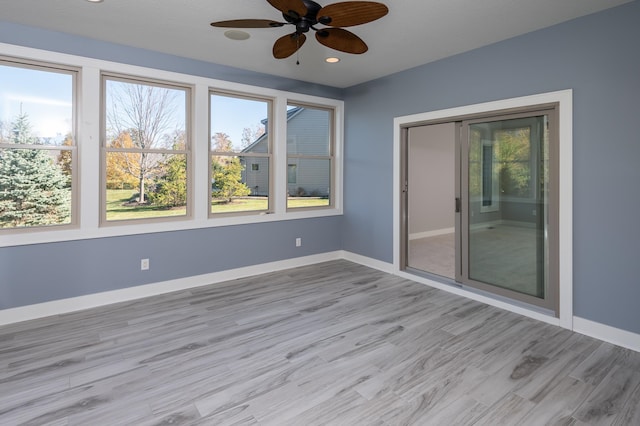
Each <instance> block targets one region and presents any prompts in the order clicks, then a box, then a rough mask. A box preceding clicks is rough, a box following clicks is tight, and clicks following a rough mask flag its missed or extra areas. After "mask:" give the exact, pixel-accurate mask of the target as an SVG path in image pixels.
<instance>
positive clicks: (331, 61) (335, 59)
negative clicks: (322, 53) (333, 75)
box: [324, 57, 340, 64]
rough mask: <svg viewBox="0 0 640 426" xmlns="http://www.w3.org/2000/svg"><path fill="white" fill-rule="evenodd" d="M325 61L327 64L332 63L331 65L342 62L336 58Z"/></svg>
mask: <svg viewBox="0 0 640 426" xmlns="http://www.w3.org/2000/svg"><path fill="white" fill-rule="evenodd" d="M324 61H325V62H328V63H330V64H335V63H336V62H340V58H334V57H331V58H327V59H325V60H324Z"/></svg>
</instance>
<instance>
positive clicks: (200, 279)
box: [0, 250, 640, 352]
mask: <svg viewBox="0 0 640 426" xmlns="http://www.w3.org/2000/svg"><path fill="white" fill-rule="evenodd" d="M338 259H344V260H348V261H351V262H354V263H358V264H361V265H363V266H367V267H369V268H373V269H377V270H379V271H382V272H386V273H389V274H395V275H397V276H400V277H403V278H406V279H408V280H411V281H415V282H418V283H421V284H425V285H428V286H430V287H434V288H437V289H440V290H444V291H447V292H449V293H453V294H456V295H459V296H462V297H466V298H468V299H472V300H476V301H478V302H481V303H486V304H488V305H491V306H495V307H498V308H501V309H504V310H506V311H510V312H514V313H516V314H520V315H523V316H526V317H529V318H533V319H536V320H539V321H542V322H546V323H548V324H553V325H560V322H559V320H558V319H557V318H553V317H550V316H547V315H544V314H541V313H539V312H535V311H531V310H528V309H526V308H522V307H519V306H515V305H511V304H509V303H506V302H502V301H500V300H496V299H492V298H490V297H486V296H483V295H480V294H475V293H471V292H468V291H466V290H464V289H461V288H458V287H455V286H450V285H446V284H442V283H439V282H437V281H433V280H429V279H427V278H422V277H418V276H416V275H412V274H408V273H406V272H402V271H400V272H398V271H395V270H394V265H393V264H391V263H388V262H383V261H381V260H377V259H373V258H370V257H366V256H362V255H359V254H356V253H352V252H349V251H344V250H337V251H333V252H328V253H322V254H316V255H311V256H304V257H297V258H293V259H287V260H281V261H277V262H270V263H263V264H260V265H252V266H246V267H243V268H236V269H229V270H226V271H220V272H213V273H210V274H203V275H196V276H192V277H186V278H178V279H175V280H169V281H163V282H159V283H153V284H146V285H140V286H136V287H130V288H126V289H121V290H113V291H106V292H103V293H96V294H90V295H86V296H79V297H72V298H69V299H62V300H54V301H51V302H45V303H38V304H35V305H28V306H21V307H18V308H10V309H5V310H0V325H7V324H12V323H17V322H22V321H28V320H33V319H38V318H44V317H49V316H54V315H61V314H65V313H70V312H76V311H81V310H84V309H90V308H95V307H98V306H105V305H110V304H113V303H119V302H128V301H132V300H136V299H142V298H145V297H149V296H156V295H160V294H165V293H171V292H174V291H180V290H186V289H190V288H195V287H201V286H205V285H210V284H215V283H219V282H223V281H229V280H234V279H239V278H245V277H250V276H254V275H260V274H266V273H269V272H277V271H281V270H284V269H289V268H297V267H299V266H307V265H313V264H316V263H321V262H328V261H331V260H338ZM573 331H575V332H577V333H580V334H584V335H586V336H589V337H593V338H595V339H598V340H602V341H605V342H609V343H612V344H614V345H618V346H622V347H624V348H628V349H631V350H634V351H638V352H640V334H636V333H633V332H630V331H626V330H622V329H619V328H615V327H611V326H608V325H605V324H601V323H598V322H594V321H590V320H587V319H584V318H580V317H575V316H574V317H573Z"/></svg>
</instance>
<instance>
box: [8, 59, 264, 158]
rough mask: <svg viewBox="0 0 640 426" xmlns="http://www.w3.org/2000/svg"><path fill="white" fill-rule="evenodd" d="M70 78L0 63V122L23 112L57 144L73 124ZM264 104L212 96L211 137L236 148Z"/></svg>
mask: <svg viewBox="0 0 640 426" xmlns="http://www.w3.org/2000/svg"><path fill="white" fill-rule="evenodd" d="M72 100H73V77H72V76H71V74H65V73H61V72H49V71H42V70H36V69H30V68H22V67H13V66H8V65H2V64H0V121H2V122H3V123H5V124H6V125H7V126H10V124H11V123H12V122H13V121H14V120H15V119H16V117H18V116H19V115H20V113H21V111H22V112H23V113H26V114H27V115H28V117H29V122H30V123H31V128H32V132H33V133H34V135H35V136H38V137H41V138H53V139H54V141H55V142H57V143H61V142H62V141H63V140H64V136H65V135H66V134H68V133H69V132H71V129H72V125H73V106H72ZM267 113H268V106H267V103H266V102H265V101H260V100H252V99H246V98H237V97H231V96H220V95H216V96H214V97H213V98H212V102H211V123H212V134H213V133H216V132H224V133H226V134H228V135H229V136H230V139H231V141H232V142H233V144H234V149H235V148H240V144H241V142H242V131H243V129H244V128H247V127H248V128H250V129H252V130H254V129H256V127H258V126H260V125H261V120H263V119H265V118H267Z"/></svg>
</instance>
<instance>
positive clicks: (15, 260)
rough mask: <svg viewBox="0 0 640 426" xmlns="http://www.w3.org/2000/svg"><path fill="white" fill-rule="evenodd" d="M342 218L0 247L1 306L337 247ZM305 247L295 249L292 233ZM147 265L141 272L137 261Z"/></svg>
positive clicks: (296, 88) (102, 55)
mask: <svg viewBox="0 0 640 426" xmlns="http://www.w3.org/2000/svg"><path fill="white" fill-rule="evenodd" d="M0 42H3V43H10V44H15V45H22V46H27V47H33V48H39V49H45V50H51V51H57V52H62V53H69V54H75V55H81V56H86V57H93V58H98V59H103V60H110V61H116V62H123V63H128V64H134V65H140V66H145V67H150V68H157V69H162V70H168V71H176V72H182V73H186V74H192V75H199V76H205V77H211V78H216V79H221V80H227V81H234V82H239V83H244V84H251V85H256V86H261V87H269V88H275V89H279V90H286V91H293V92H299V93H305V94H310V95H317V96H324V97H330V98H337V99H340V98H341V96H342V90H340V89H337V88H332V87H327V86H321V85H314V84H309V83H304V82H301V81H296V80H290V79H285V78H280V77H274V76H269V75H267V74H259V73H254V72H250V71H245V70H239V69H237V68H231V67H227V66H223V65H217V64H212V63H206V62H201V61H195V60H191V59H185V58H179V57H176V56H171V55H165V54H160V53H157V52H151V51H147V50H143V49H137V48H132V47H127V46H122V45H115V44H110V43H104V42H100V41H96V40H90V39H86V38H80V37H75V36H71V35H68V34H63V33H58V32H52V31H47V30H42V29H37V28H31V27H26V26H22V25H17V24H13V23H8V22H2V21H0ZM340 227H341V217H340V216H336V217H328V218H319V219H307V220H302V219H301V220H292V221H283V222H272V223H265V224H255V225H245V226H231V227H222V228H209V229H199V230H193V231H176V232H167V233H157V234H146V235H136V236H125V237H114V238H103V239H94V240H84V241H70V242H61V243H51V244H37V245H29V246H18V247H6V248H0V309H6V308H11V307H17V306H24V305H29V304H33V303H39V302H46V301H50V300H56V299H63V298H67V297H74V296H80V295H86V294H91V293H96V292H102V291H108V290H115V289H121V288H126V287H132V286H136V285H142V284H147V283H153V282H159V281H165V280H170V279H174V278H180V277H187V276H192V275H199V274H205V273H210V272H218V271H222V270H227V269H231V268H238V267H242V266H248V265H255V264H261V263H264V262H272V261H278V260H284V259H290V258H295V257H299V256H306V255H312V254H318V253H326V252H330V251H334V250H339V249H340V248H341V244H342V243H341V237H340V235H341V234H340ZM296 237H301V238H302V240H303V245H302V247H300V248H296V247H295V238H296ZM141 258H149V259H150V262H151V269H150V270H149V271H146V272H142V271H140V264H139V262H140V259H141Z"/></svg>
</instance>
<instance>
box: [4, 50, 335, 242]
mask: <svg viewBox="0 0 640 426" xmlns="http://www.w3.org/2000/svg"><path fill="white" fill-rule="evenodd" d="M51 61H54V62H51ZM61 62H64V64H62V63H61ZM294 98H295V102H290V100H291V99H294ZM343 105H344V103H343V102H342V101H340V100H337V99H330V98H324V97H318V96H311V95H306V94H299V93H292V92H286V91H281V90H277V89H270V88H265V87H258V86H251V85H246V84H239V83H233V82H225V81H221V80H214V79H212V78H207V77H205V76H194V75H189V74H183V73H178V72H172V71H166V70H161V69H153V68H147V67H140V66H133V65H127V64H123V63H115V62H110V61H104V60H99V59H95V58H85V57H81V56H75V55H67V54H57V53H51V52H46V51H41V50H38V49H31V48H28V47H23V46H12V45H7V44H4V45H3V44H2V43H0V167H2V168H0V247H6V246H18V245H26V244H40V243H49V242H56V241H70V240H82V239H87V238H102V237H115V236H122V235H132V234H145V233H154V232H167V231H178V230H187V229H204V228H209V227H218V226H234V225H243V224H253V223H267V222H274V221H286V220H292V219H306V218H314V217H325V216H333V215H340V214H342V191H341V190H342V188H341V186H342V183H341V182H342V140H341V138H342V123H343ZM302 110H304V111H305V112H313V113H317V114H318V117H317V118H319V120H318V121H317V122H316V123H314V126H315V125H316V124H318V125H320V127H321V128H322V127H324V129H325V135H324V141H325V142H324V145H323V149H319V150H316V151H305V150H304V149H302V147H304V145H311V146H317V144H316V142H317V140H315V141H314V138H316V136H317V135H318V131H317V130H318V129H314V128H312V127H308V128H306V129H305V128H298V129H296V128H295V127H296V123H295V121H296V120H298V119H299V118H304V117H303V116H304V115H305V114H302V112H301V111H302ZM145 111H146V113H145ZM296 112H301V115H300V116H297V117H294V116H293V114H294V113H296ZM23 114H24V117H23V116H22V115H23ZM19 117H21V120H17V119H18V118H19ZM145 118H148V119H149V120H147V121H145ZM306 119H307V120H308V119H310V117H309V116H307V117H306ZM154 123H155V124H154ZM298 124H300V123H299V122H298ZM14 127H15V129H14ZM287 128H288V129H289V136H291V137H290V138H289V141H288V138H287ZM18 129H23V130H24V129H28V130H29V132H26V131H23V130H18ZM145 129H148V130H149V131H147V130H145ZM14 130H15V131H14ZM294 130H295V131H294ZM218 133H220V134H226V135H227V136H228V140H230V141H231V144H230V146H229V145H225V139H224V138H220V137H218V136H220V135H217V134H218ZM212 137H214V139H212ZM292 138H293V139H294V140H292ZM18 141H19V142H18ZM216 142H220V143H219V144H217V145H216ZM288 142H289V144H288ZM294 145H297V146H296V147H295V149H294V148H293V147H294ZM17 159H21V161H22V162H23V163H21V164H22V165H25V164H27V165H28V166H29V167H28V169H29V170H30V171H31V172H32V173H31V174H30V175H27V173H25V172H24V170H23V169H16V168H15V167H14V166H15V164H16V163H15V161H17ZM14 160H15V161H14ZM12 162H13V163H12ZM289 164H291V165H292V169H291V171H289V169H288V167H289ZM318 166H319V167H318ZM17 170H20V173H18V171H17ZM314 173H316V175H315V177H314ZM318 173H319V174H318ZM289 175H290V176H289ZM238 176H239V178H238ZM43 180H44V181H46V185H44V186H43V185H41V184H42V182H43ZM314 180H315V184H312V183H310V182H312V181H314ZM289 182H291V183H289ZM318 182H319V183H320V185H318ZM80 183H82V184H80ZM29 185H31V186H30V187H29ZM38 185H40V186H38ZM314 185H315V186H316V187H317V188H314ZM323 188H324V189H323ZM34 189H35V190H34ZM22 190H24V191H25V192H24V193H28V194H29V196H30V197H32V198H29V199H27V198H24V197H23V198H20V197H21V195H20V191H22ZM247 191H248V193H247ZM289 194H291V197H288V195H289ZM265 213H268V214H265ZM132 225H133V226H132Z"/></svg>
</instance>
